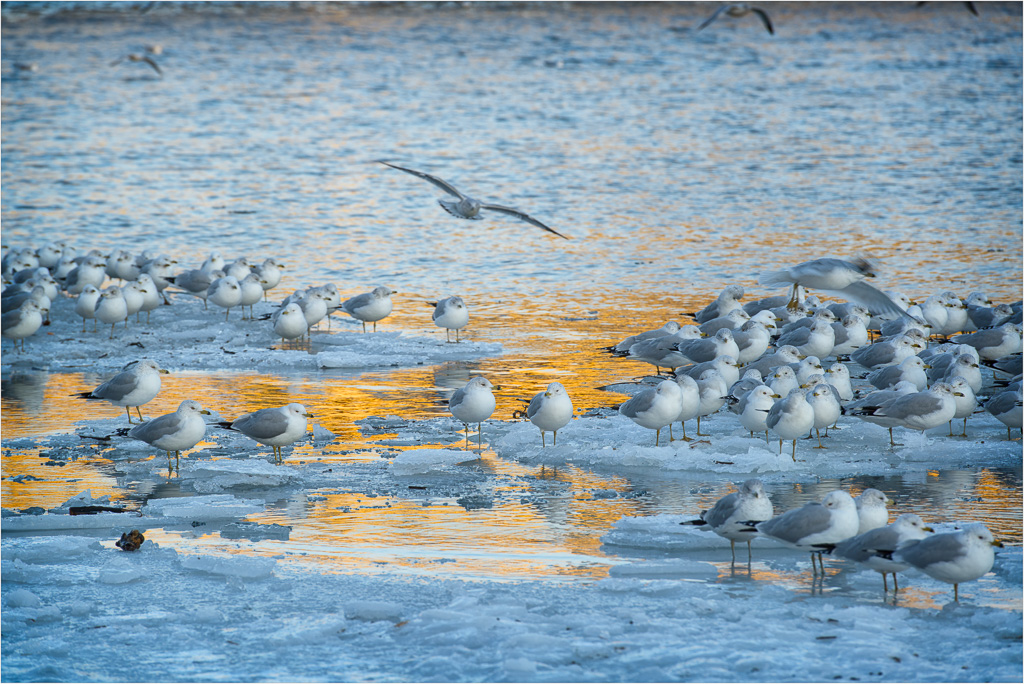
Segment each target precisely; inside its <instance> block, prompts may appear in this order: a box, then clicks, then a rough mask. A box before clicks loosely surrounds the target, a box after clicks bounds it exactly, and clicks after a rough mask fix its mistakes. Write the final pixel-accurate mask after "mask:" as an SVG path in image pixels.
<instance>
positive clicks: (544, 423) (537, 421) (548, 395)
mask: <svg viewBox="0 0 1024 684" xmlns="http://www.w3.org/2000/svg"><path fill="white" fill-rule="evenodd" d="M526 417H527V418H529V419H530V422H531V423H533V424H534V425H536V426H537V427H538V428H540V443H541V446H547V445H546V444H545V442H544V433H545V432H553V433H554V437H553V438H552V440H551V444H552V445H556V444H558V431H559V430H560V429H562V428H563V427H565V426H566V425H568V424H569V421H570V420H572V400H571V399H569V394H568V393H567V392H566V391H565V387H563V386H562V384H561V383H559V382H553V383H551V384H550V385H548V388H547V389H546V390H545V391H543V392H538V393H537V394H536V395H534V397H533V400H531V401H530V405H529V406H528V407H527V408H526Z"/></svg>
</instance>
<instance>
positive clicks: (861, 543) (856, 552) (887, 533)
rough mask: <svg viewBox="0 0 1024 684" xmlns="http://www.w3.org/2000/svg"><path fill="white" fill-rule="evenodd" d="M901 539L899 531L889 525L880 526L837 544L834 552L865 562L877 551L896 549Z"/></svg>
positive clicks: (842, 556)
mask: <svg viewBox="0 0 1024 684" xmlns="http://www.w3.org/2000/svg"><path fill="white" fill-rule="evenodd" d="M899 541H900V533H899V532H898V531H896V530H894V529H892V528H891V527H889V526H886V527H879V528H877V529H874V530H870V531H868V532H865V533H864V534H859V535H857V536H856V537H853V538H852V539H847V540H846V541H844V542H840V543H839V544H836V548H835V550H833V552H832V553H834V554H835V555H837V556H839V557H840V558H847V559H849V560H852V561H859V562H864V561H866V560H867V559H868V558H870V557H871V556H874V555H875V551H895V550H896V545H897V544H899Z"/></svg>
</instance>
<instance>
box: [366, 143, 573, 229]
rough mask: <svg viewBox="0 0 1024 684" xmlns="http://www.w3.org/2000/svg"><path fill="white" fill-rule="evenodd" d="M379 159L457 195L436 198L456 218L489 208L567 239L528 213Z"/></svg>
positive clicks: (382, 162)
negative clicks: (463, 191)
mask: <svg viewBox="0 0 1024 684" xmlns="http://www.w3.org/2000/svg"><path fill="white" fill-rule="evenodd" d="M379 161H380V163H381V164H384V165H385V166H390V167H391V168H393V169H398V170H399V171H405V172H406V173H411V174H412V175H414V176H418V177H419V178H422V179H423V180H425V181H427V182H429V183H433V184H434V185H436V186H437V187H439V188H441V189H442V190H444V191H445V192H447V193H448V194H449V195H452V196H453V197H458V198H459V201H458V202H450V201H447V200H438V203H439V204H440V205H441V207H442V208H443V209H444V210H445V211H447V212H448V213H449V214H451V215H452V216H457V217H458V218H464V219H481V218H483V217H482V216H480V210H482V209H489V210H491V211H498V212H501V213H502V214H508V215H509V216H515V217H516V218H517V219H520V220H522V221H526V222H527V223H529V224H531V225H534V226H537V227H538V228H543V229H544V230H546V231H548V232H549V233H554V234H555V235H557V236H558V237H561V238H565V239H566V240H568V239H569V238H568V237H566V236H565V235H562V234H561V233H559V232H558V231H557V230H554V229H552V228H549V227H548V226H546V225H544V224H543V223H541V222H540V221H538V220H537V219H535V218H533V217H532V216H530V215H529V214H525V213H523V212H521V211H519V210H518V209H512V208H511V207H503V206H501V205H500V204H484V203H483V202H481V201H480V200H477V199H473V198H472V197H467V196H466V195H463V194H462V193H461V192H459V191H458V190H457V189H456V188H455V186H453V185H452V184H451V183H448V182H446V181H443V180H441V179H440V178H438V177H437V176H431V175H430V174H429V173H423V172H422V171H415V170H413V169H407V168H405V167H402V166H396V165H395V164H392V163H390V162H386V161H384V160H379Z"/></svg>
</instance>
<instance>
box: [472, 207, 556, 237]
mask: <svg viewBox="0 0 1024 684" xmlns="http://www.w3.org/2000/svg"><path fill="white" fill-rule="evenodd" d="M480 208H481V209H490V210H491V211H500V212H501V213H503V214H508V215H509V216H515V217H516V218H517V219H520V220H523V221H526V222H527V223H529V224H532V225H534V226H537V227H538V228H543V229H544V230H546V231H548V232H549V233H554V234H555V235H557V236H558V237H560V238H565V239H566V240H568V239H569V238H567V237H566V236H564V235H562V234H561V233H559V232H558V231H557V230H555V229H553V228H549V227H548V226H545V225H544V224H543V223H541V222H540V221H538V220H537V219H535V218H533V217H532V216H530V215H529V214H524V213H523V212H521V211H519V210H518V209H512V208H511V207H503V206H501V205H500V204H481V205H480Z"/></svg>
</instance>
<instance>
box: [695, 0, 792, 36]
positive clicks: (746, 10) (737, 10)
mask: <svg viewBox="0 0 1024 684" xmlns="http://www.w3.org/2000/svg"><path fill="white" fill-rule="evenodd" d="M751 12H753V13H754V14H756V15H757V16H758V17H760V19H761V23H762V24H764V27H765V28H766V29H768V33H770V34H772V35H773V36H774V35H775V29H774V28H772V20H771V19H769V18H768V14H767V13H766V12H765V11H764V10H763V9H761V8H759V7H751V6H750V5H747V4H744V3H740V4H736V5H722V6H721V7H719V8H718V9H717V10H715V13H714V14H712V15H711V16H710V17H708V18H707V19H705V20H704V23H703V24H701V25H700V26H698V27H697V30H698V31H701V30H703V29H705V28H707V26H708V25H709V24H710V23H711V22H713V21H714V20H715V19H717V18H718V17H719V15H721V14H723V13H724V14H728V15H729V16H730V17H736V18H739V17H745V16H747V15H748V14H750V13H751Z"/></svg>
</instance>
